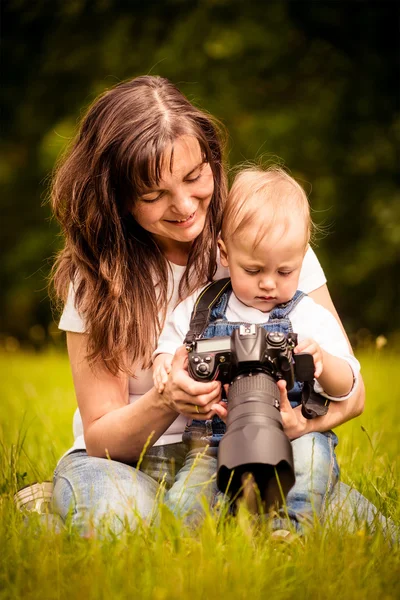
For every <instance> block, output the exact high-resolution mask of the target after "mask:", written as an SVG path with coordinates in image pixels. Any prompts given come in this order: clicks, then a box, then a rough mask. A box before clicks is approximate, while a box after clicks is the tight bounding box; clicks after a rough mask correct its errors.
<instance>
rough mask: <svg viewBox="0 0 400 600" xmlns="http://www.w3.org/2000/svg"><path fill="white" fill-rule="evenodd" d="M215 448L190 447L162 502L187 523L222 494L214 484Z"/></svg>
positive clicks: (198, 517)
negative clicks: (191, 448)
mask: <svg viewBox="0 0 400 600" xmlns="http://www.w3.org/2000/svg"><path fill="white" fill-rule="evenodd" d="M216 473H217V448H208V449H207V450H206V449H205V448H204V449H202V448H195V449H193V450H190V451H189V452H188V453H187V455H186V459H185V462H184V464H183V466H182V468H181V469H180V471H179V472H178V473H177V474H176V477H175V481H174V484H173V485H172V487H171V489H170V490H169V491H168V492H167V493H166V495H165V504H166V505H167V506H168V507H169V508H170V510H171V511H172V512H173V513H174V514H175V515H176V516H179V517H182V518H184V520H185V522H186V523H187V524H190V525H196V524H198V523H199V522H200V521H201V519H202V518H203V517H204V514H205V512H204V507H207V506H209V507H213V506H214V505H215V504H216V501H217V499H218V498H221V500H222V499H223V495H222V494H221V493H220V492H219V491H218V488H217V483H216Z"/></svg>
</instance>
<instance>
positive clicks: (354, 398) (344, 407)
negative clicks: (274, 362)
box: [278, 378, 365, 440]
mask: <svg viewBox="0 0 400 600" xmlns="http://www.w3.org/2000/svg"><path fill="white" fill-rule="evenodd" d="M278 387H279V391H280V404H281V416H282V421H283V427H284V430H285V433H286V435H287V436H288V438H289V439H291V440H294V439H296V438H298V437H301V436H302V435H304V434H306V433H311V432H312V431H321V432H323V431H328V430H329V429H334V428H335V427H338V426H339V425H342V424H343V423H346V421H350V419H353V418H354V417H358V415H360V414H361V413H362V412H363V409H364V398H365V390H364V383H363V381H362V379H361V378H360V380H359V382H358V386H357V388H356V389H355V391H354V393H353V394H352V395H351V396H350V397H349V398H348V399H347V400H342V401H341V402H334V401H333V402H331V403H330V405H329V410H328V412H327V413H326V415H324V416H323V417H316V418H315V419H306V418H304V417H303V415H302V414H301V406H297V407H296V408H292V407H291V406H290V402H289V400H288V397H287V393H286V383H285V382H284V381H282V380H281V381H279V382H278Z"/></svg>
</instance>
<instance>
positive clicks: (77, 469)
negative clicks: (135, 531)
mask: <svg viewBox="0 0 400 600" xmlns="http://www.w3.org/2000/svg"><path fill="white" fill-rule="evenodd" d="M157 491H158V485H157V483H156V482H155V481H154V480H153V479H152V478H151V477H149V476H148V475H146V474H145V473H142V472H141V471H138V470H137V469H135V468H134V467H131V466H129V465H125V464H123V463H118V462H116V461H111V460H106V459H102V458H96V457H91V456H87V454H86V453H76V454H72V455H70V456H66V457H65V458H64V459H62V461H61V462H60V464H59V466H58V467H57V468H56V471H55V473H54V493H53V510H54V512H56V513H57V514H59V515H60V516H61V517H62V519H63V520H64V521H65V520H66V519H67V518H70V519H71V523H72V524H73V525H76V526H77V527H78V528H79V529H80V530H81V532H83V533H84V534H85V533H86V532H88V531H89V532H90V531H92V530H93V529H96V528H97V527H99V526H100V525H101V524H104V526H106V527H108V528H110V529H111V530H112V531H113V532H115V533H118V532H119V531H122V529H123V528H124V527H126V526H127V527H130V528H133V527H135V525H136V524H137V522H138V519H145V520H148V519H150V518H151V517H152V515H153V513H154V510H155V504H156V497H157Z"/></svg>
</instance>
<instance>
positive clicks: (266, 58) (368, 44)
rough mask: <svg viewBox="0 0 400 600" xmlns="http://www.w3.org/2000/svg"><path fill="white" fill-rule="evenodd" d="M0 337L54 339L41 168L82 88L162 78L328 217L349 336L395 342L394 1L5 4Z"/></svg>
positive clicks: (398, 317)
mask: <svg viewBox="0 0 400 600" xmlns="http://www.w3.org/2000/svg"><path fill="white" fill-rule="evenodd" d="M2 12H3V15H2V24H3V25H2V29H3V32H2V58H3V61H2V99H1V103H2V107H1V108H2V110H1V121H2V123H1V149H2V155H1V162H0V181H1V257H2V259H1V263H0V289H1V298H0V332H1V338H0V343H1V345H2V346H3V347H4V346H5V347H6V348H7V349H8V350H12V349H18V348H19V347H20V346H30V347H34V348H36V349H40V348H42V347H46V346H48V345H54V344H56V345H57V344H62V343H63V342H62V340H61V337H60V336H59V334H58V333H57V327H56V323H55V321H54V320H53V316H52V312H51V307H50V302H49V300H48V295H47V294H48V293H47V277H48V274H49V270H50V267H51V264H52V259H53V258H52V257H53V256H54V254H55V253H56V252H57V249H58V248H59V247H60V244H61V239H60V237H59V236H58V227H57V224H56V222H54V221H52V220H51V216H50V210H49V206H48V204H47V203H46V200H47V196H48V190H49V181H50V178H51V171H52V168H53V166H54V164H55V161H56V159H57V157H58V156H59V154H60V152H61V151H62V150H63V149H64V148H65V146H66V145H67V144H68V142H69V140H70V139H71V137H72V136H73V135H74V131H75V130H76V127H77V123H78V121H79V118H80V116H81V115H82V114H83V112H84V111H85V109H86V107H87V106H88V105H89V104H90V103H91V102H92V101H93V100H94V99H95V97H96V96H97V95H98V94H99V93H101V92H103V91H104V90H105V89H107V88H109V87H111V86H112V85H114V84H116V83H118V82H119V81H121V80H124V79H127V78H132V77H135V76H137V75H140V74H146V73H151V74H157V75H162V76H165V77H168V78H169V79H171V81H173V82H174V83H175V84H177V85H178V87H179V88H180V89H181V90H182V91H183V92H184V93H185V94H186V95H187V96H188V97H189V99H191V100H192V101H194V102H195V103H196V104H198V105H199V106H201V107H203V108H205V109H207V110H208V111H209V112H211V113H212V114H213V115H215V116H216V117H218V118H219V119H220V120H221V121H222V122H223V123H224V124H225V126H226V127H227V129H228V131H229V148H228V155H227V156H228V161H229V164H230V165H231V166H234V165H235V164H237V163H238V162H240V161H243V160H251V159H260V158H261V157H264V158H265V159H266V160H271V159H279V160H280V161H283V162H284V164H285V165H286V166H287V167H288V168H289V169H290V170H291V172H292V173H293V174H294V175H295V176H296V177H297V178H298V179H299V180H300V181H301V182H302V183H303V184H304V185H305V188H306V190H307V191H308V192H309V193H310V201H311V204H312V207H313V209H314V213H313V216H314V220H316V221H317V223H320V224H323V225H324V226H325V230H326V235H324V236H323V237H321V238H320V239H319V240H318V242H317V246H316V248H315V249H316V252H317V255H318V257H319V258H320V261H321V263H322V265H323V267H324V269H325V272H326V274H327V278H328V284H329V288H330V291H331V293H332V296H333V298H334V301H335V304H336V306H337V308H338V311H339V313H340V315H341V317H342V319H343V321H344V323H345V326H346V328H347V330H348V331H349V333H350V335H351V338H352V341H353V343H354V344H355V345H356V346H357V345H358V346H362V345H368V344H378V346H379V345H385V344H386V342H387V341H388V343H389V344H390V345H391V344H396V343H399V341H400V336H399V333H398V332H399V331H400V308H399V301H400V292H399V290H400V283H399V282H400V268H399V267H400V192H399V174H398V166H399V165H398V157H399V154H398V148H399V146H398V143H399V137H400V110H399V104H400V102H399V89H400V86H399V56H400V52H399V50H400V48H399V32H398V23H399V9H398V4H397V3H396V2H391V1H385V0H380V1H377V2H371V1H367V0H352V1H347V2H342V1H327V0H321V1H318V2H317V1H288V0H276V1H275V0H272V1H261V0H260V1H256V0H247V1H246V2H244V1H234V0H203V1H199V2H195V1H190V0H163V1H154V0H152V1H149V2H144V1H143V0H141V1H138V0H130V1H128V0H126V1H123V0H92V1H89V0H86V1H85V0H68V1H63V0H51V1H50V0H35V1H34V2H32V1H31V0H8V1H7V2H4V3H3V6H2Z"/></svg>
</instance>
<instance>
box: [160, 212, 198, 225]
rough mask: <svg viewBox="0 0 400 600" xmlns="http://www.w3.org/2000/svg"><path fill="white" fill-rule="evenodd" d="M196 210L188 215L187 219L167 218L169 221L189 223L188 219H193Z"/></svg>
mask: <svg viewBox="0 0 400 600" xmlns="http://www.w3.org/2000/svg"><path fill="white" fill-rule="evenodd" d="M195 214H196V213H195V212H194V213H192V214H191V215H189V216H188V217H186V219H174V220H172V219H165V220H166V221H167V223H187V222H188V221H190V220H191V219H193V217H194V216H195Z"/></svg>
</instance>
